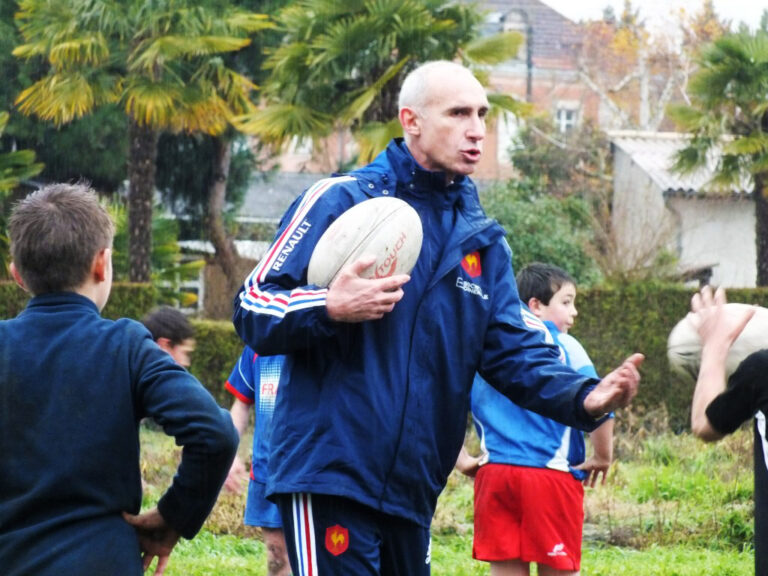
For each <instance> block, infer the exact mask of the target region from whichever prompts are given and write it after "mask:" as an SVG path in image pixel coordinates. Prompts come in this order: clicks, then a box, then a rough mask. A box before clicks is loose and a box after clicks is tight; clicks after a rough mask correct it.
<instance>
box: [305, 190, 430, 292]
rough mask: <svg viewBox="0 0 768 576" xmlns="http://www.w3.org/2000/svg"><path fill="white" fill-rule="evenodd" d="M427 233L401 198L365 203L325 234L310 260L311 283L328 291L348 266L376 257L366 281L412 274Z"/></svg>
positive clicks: (377, 199) (372, 200)
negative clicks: (363, 259)
mask: <svg viewBox="0 0 768 576" xmlns="http://www.w3.org/2000/svg"><path fill="white" fill-rule="evenodd" d="M422 238H423V232H422V229H421V218H419V215H418V214H417V213H416V210H414V209H413V208H411V207H410V206H409V205H408V204H407V203H406V202H404V201H403V200H400V199H399V198H390V197H388V196H382V197H379V198H371V199H370V200H364V201H363V202H360V203H359V204H355V205H354V206H352V207H351V208H350V209H349V210H347V211H345V212H344V213H342V214H341V215H340V216H339V217H338V218H337V219H336V220H334V222H333V223H332V224H331V225H330V226H329V227H328V229H327V230H326V231H325V232H324V233H323V235H322V236H321V237H320V240H318V242H317V245H316V246H315V248H314V250H313V252H312V257H311V258H310V260H309V269H308V271H307V280H308V282H309V283H310V284H314V285H316V286H320V287H326V286H329V285H330V284H331V282H333V280H334V279H335V278H336V275H337V274H338V273H339V270H341V269H342V268H343V267H344V266H346V265H347V264H351V263H352V262H354V261H355V260H357V259H358V258H360V257H361V256H363V255H370V256H375V257H376V262H375V263H374V264H373V265H372V266H370V267H369V268H367V269H366V270H365V271H364V272H363V274H362V276H363V277H365V278H386V277H388V276H392V275H394V274H408V273H409V272H410V271H411V270H412V269H413V267H414V265H415V264H416V260H417V258H418V257H419V252H421V241H422Z"/></svg>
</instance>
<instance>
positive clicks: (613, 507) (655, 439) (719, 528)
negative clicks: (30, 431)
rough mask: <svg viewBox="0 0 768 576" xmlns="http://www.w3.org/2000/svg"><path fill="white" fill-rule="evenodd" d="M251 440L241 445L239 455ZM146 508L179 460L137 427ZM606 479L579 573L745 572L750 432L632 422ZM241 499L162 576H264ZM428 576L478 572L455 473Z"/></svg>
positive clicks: (482, 567) (232, 499)
mask: <svg viewBox="0 0 768 576" xmlns="http://www.w3.org/2000/svg"><path fill="white" fill-rule="evenodd" d="M249 447H250V439H249V438H244V439H243V441H242V443H241V447H240V451H241V455H242V456H243V457H245V458H246V459H247V457H248V456H247V455H248V449H249ZM142 454H143V460H142V471H143V474H144V478H145V480H146V482H147V484H148V489H147V491H146V494H145V502H144V503H145V505H146V506H151V505H153V504H154V503H155V502H156V500H157V498H158V496H159V495H160V493H161V492H162V490H163V489H164V488H165V486H167V485H168V482H169V481H170V478H171V476H172V474H173V471H174V469H175V466H176V462H177V459H178V448H176V446H175V445H174V443H173V440H172V439H169V438H167V437H165V436H164V435H163V434H162V433H160V432H157V431H153V430H150V429H144V430H142ZM616 457H617V459H616V462H615V463H614V466H613V467H612V470H611V474H610V475H609V479H608V482H607V484H606V485H605V486H600V487H598V488H595V489H587V491H586V495H585V513H586V521H585V530H584V557H583V562H582V574H583V575H584V576H623V575H627V576H747V575H752V574H754V556H753V552H752V545H751V542H752V535H753V511H752V506H753V501H752V434H751V431H750V430H740V431H739V432H737V433H736V434H735V435H733V436H732V437H729V438H727V439H725V440H724V441H723V442H721V443H720V444H718V445H706V444H703V443H701V442H699V441H698V440H696V439H695V438H693V437H692V436H690V435H689V434H680V435H673V434H671V433H655V434H652V433H650V432H648V431H647V430H646V429H645V428H643V427H639V428H637V429H635V430H627V431H625V432H619V433H617V435H616ZM244 505H245V497H244V496H234V495H232V494H228V493H222V495H221V497H220V499H219V502H218V503H217V505H216V507H215V508H214V511H213V513H212V514H211V516H210V518H209V519H208V521H207V522H206V525H205V527H204V529H203V531H202V532H201V533H200V534H199V535H198V536H197V537H196V538H195V539H194V540H193V541H182V542H181V543H180V544H179V545H178V546H177V548H176V550H175V551H174V553H173V555H172V557H171V562H170V565H169V568H168V569H167V570H166V574H168V575H169V576H202V575H229V574H232V575H244V576H250V575H253V576H261V575H263V574H265V568H264V566H265V559H264V558H265V555H264V547H263V545H262V543H261V540H260V537H259V533H258V531H256V530H253V529H249V528H246V527H244V526H243V525H242V509H243V507H244ZM432 534H433V536H432V538H433V542H432V573H433V574H435V575H443V574H445V575H455V576H465V575H473V576H474V575H487V574H488V573H489V571H488V566H487V565H486V564H485V563H482V562H476V561H474V560H472V481H471V480H470V479H467V478H465V477H463V476H461V475H459V474H457V473H454V474H453V475H452V476H451V478H450V479H449V482H448V486H447V487H446V490H445V491H444V492H443V494H442V496H441V497H440V501H439V503H438V510H437V513H436V514H435V519H434V522H433V526H432Z"/></svg>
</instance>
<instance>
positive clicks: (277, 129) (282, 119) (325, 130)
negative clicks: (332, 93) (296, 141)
mask: <svg viewBox="0 0 768 576" xmlns="http://www.w3.org/2000/svg"><path fill="white" fill-rule="evenodd" d="M232 125H233V126H235V128H237V129H238V130H240V131H241V132H244V133H246V134H253V135H256V136H259V137H260V138H261V139H263V140H264V141H266V142H269V143H272V144H275V145H277V146H283V145H284V144H285V142H286V141H288V140H290V139H291V138H292V137H298V138H316V137H323V136H327V135H328V134H330V132H331V131H332V129H333V118H332V117H331V116H330V115H328V114H324V113H322V112H319V111H317V110H315V109H313V108H308V107H305V106H299V105H295V104H290V103H274V104H269V105H267V106H266V107H264V108H261V109H259V110H257V111H256V112H254V113H253V114H247V115H242V116H236V117H234V118H232Z"/></svg>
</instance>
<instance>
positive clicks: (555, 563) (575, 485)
mask: <svg viewBox="0 0 768 576" xmlns="http://www.w3.org/2000/svg"><path fill="white" fill-rule="evenodd" d="M517 284H518V287H519V290H520V295H521V297H522V298H523V300H524V302H525V305H524V308H523V311H522V314H523V317H524V319H526V322H527V323H528V325H529V326H531V327H532V328H535V329H538V330H540V331H541V332H542V333H544V334H545V336H546V337H547V338H548V339H549V340H551V341H552V342H553V343H554V344H556V345H557V346H558V347H559V348H560V351H561V358H562V361H563V362H564V363H565V364H567V365H568V366H570V367H571V368H573V369H574V370H577V371H578V372H580V373H581V374H584V375H586V376H590V377H595V378H596V377H597V373H596V372H595V369H594V366H593V365H592V362H591V361H590V359H589V356H587V353H586V351H585V350H584V348H583V347H582V346H581V344H580V343H579V342H578V341H577V340H576V339H575V338H573V336H571V335H570V334H568V330H569V329H570V328H571V326H572V325H573V322H574V320H575V317H576V314H577V311H576V306H575V299H576V284H575V282H574V280H573V278H571V276H570V275H569V274H568V273H567V272H565V270H563V269H561V268H559V267H557V266H553V265H550V264H542V263H538V262H534V263H532V264H529V265H528V266H526V267H524V268H523V269H522V270H521V271H520V272H519V273H518V275H517ZM472 418H473V420H474V423H475V427H476V429H477V432H478V435H479V437H480V439H481V446H482V449H483V452H484V454H483V455H482V456H481V458H480V459H478V460H477V461H474V462H473V460H472V459H471V458H467V457H466V456H465V455H463V456H462V457H460V460H459V462H458V463H457V467H458V468H459V469H460V470H461V471H462V472H464V473H465V474H469V475H475V473H476V479H475V535H474V545H473V557H474V558H476V559H478V560H484V561H487V562H490V563H491V565H492V566H494V565H496V568H497V569H501V566H502V565H503V567H504V569H506V570H512V572H513V573H519V574H527V573H528V571H529V565H530V563H537V564H538V567H539V571H543V570H546V571H547V574H550V573H551V574H553V575H554V574H563V575H569V576H571V575H573V574H577V573H578V571H579V570H580V565H581V535H582V526H583V522H584V509H583V498H584V489H583V486H582V482H584V483H585V484H588V485H591V486H594V485H595V483H596V481H597V480H598V478H599V476H600V475H602V478H603V481H604V480H605V474H606V473H607V471H608V467H609V466H610V464H611V459H612V454H613V447H612V442H613V419H612V418H609V419H608V420H606V421H605V422H603V424H602V425H601V426H600V427H599V428H598V429H597V430H595V431H593V432H592V434H591V438H592V441H593V445H594V454H593V455H592V456H591V457H590V458H589V459H588V460H587V461H586V462H585V454H586V451H585V444H584V437H583V435H582V433H581V432H580V431H579V430H574V429H572V428H570V427H568V426H565V425H563V424H561V423H559V422H556V421H554V420H551V419H549V418H546V417H544V416H541V415H539V414H536V413H534V412H530V411H528V410H525V409H524V408H521V407H520V406H518V405H516V404H515V403H513V402H510V401H509V400H508V399H507V398H505V397H504V396H502V395H501V394H499V392H497V391H496V390H495V389H494V388H493V387H491V386H490V385H489V384H488V383H487V382H486V381H485V380H483V379H482V378H481V377H480V376H477V377H476V378H475V383H474V385H473V387H472ZM472 464H474V465H475V466H476V465H480V464H481V466H480V468H479V469H477V468H475V467H474V466H472Z"/></svg>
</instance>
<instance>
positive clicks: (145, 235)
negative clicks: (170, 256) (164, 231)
mask: <svg viewBox="0 0 768 576" xmlns="http://www.w3.org/2000/svg"><path fill="white" fill-rule="evenodd" d="M159 136H160V134H159V133H158V131H157V130H154V129H152V128H150V127H148V126H140V125H138V124H137V123H136V122H135V121H134V120H131V123H130V127H129V140H130V144H129V145H130V151H129V157H128V252H129V254H128V261H129V264H130V270H129V278H130V280H131V282H149V281H150V279H151V272H152V206H153V203H154V192H155V160H156V159H157V142H158V139H159Z"/></svg>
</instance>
